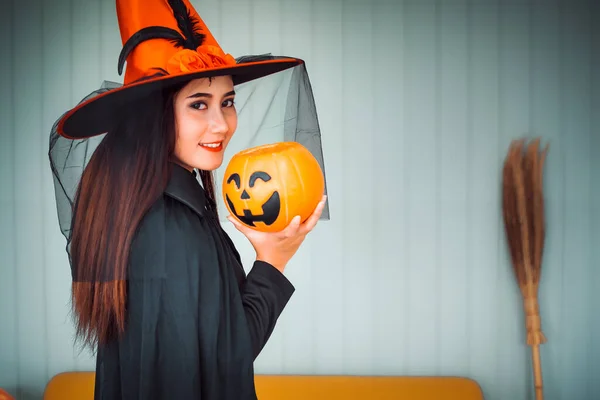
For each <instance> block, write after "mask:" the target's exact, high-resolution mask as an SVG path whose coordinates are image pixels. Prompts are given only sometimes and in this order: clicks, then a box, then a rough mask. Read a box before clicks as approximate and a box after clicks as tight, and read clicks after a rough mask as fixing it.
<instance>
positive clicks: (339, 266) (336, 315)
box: [290, 0, 354, 374]
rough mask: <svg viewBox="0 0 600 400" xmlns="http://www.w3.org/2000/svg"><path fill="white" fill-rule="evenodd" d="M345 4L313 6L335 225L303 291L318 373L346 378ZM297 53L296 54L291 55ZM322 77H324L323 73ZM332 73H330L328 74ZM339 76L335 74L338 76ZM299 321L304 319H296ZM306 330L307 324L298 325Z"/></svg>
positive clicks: (333, 0)
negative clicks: (309, 308)
mask: <svg viewBox="0 0 600 400" xmlns="http://www.w3.org/2000/svg"><path fill="white" fill-rule="evenodd" d="M342 4H343V0H328V1H321V0H313V2H312V15H311V18H312V27H313V33H312V35H311V42H310V43H311V46H312V51H311V55H312V62H311V64H310V65H307V68H308V72H309V73H310V74H311V83H312V87H313V90H314V95H315V101H316V104H317V108H318V110H319V111H320V110H322V109H327V112H326V113H324V112H320V113H319V124H320V127H321V130H322V132H323V136H322V141H323V150H324V152H325V156H326V157H327V158H326V165H325V171H326V174H327V178H328V180H327V191H328V196H329V197H328V199H327V200H328V202H329V207H330V215H331V221H328V222H326V223H320V224H318V225H317V227H316V228H315V230H314V231H313V232H312V233H311V234H310V235H309V237H308V238H307V240H309V241H310V242H311V248H312V250H313V252H312V255H311V261H312V268H313V279H312V282H311V284H312V287H310V288H302V289H301V290H306V291H308V292H309V293H310V294H309V295H312V296H313V297H314V298H315V300H314V301H313V307H314V313H315V314H314V318H315V325H314V331H313V332H312V333H311V334H312V335H313V336H314V337H315V339H314V340H315V354H316V355H317V356H316V359H315V362H314V370H313V373H317V374H331V373H340V371H343V366H344V354H345V346H344V343H345V341H344V334H343V332H345V328H344V308H345V304H346V303H345V294H346V293H348V291H347V289H346V288H345V285H344V279H343V276H344V271H345V270H346V266H345V264H344V263H343V262H341V260H342V259H343V257H344V251H345V249H346V248H345V246H344V228H345V227H346V224H352V221H354V218H352V219H350V220H348V219H347V218H344V214H343V212H344V211H343V207H344V204H345V197H344V192H343V191H344V182H343V179H342V178H341V177H342V176H343V173H344V172H343V171H344V154H345V148H344V146H343V143H344V140H345V138H344V136H345V130H344V127H343V124H342V121H343V115H344V101H343V95H344V92H343V88H344V86H343V85H344V79H343V75H342V73H341V71H342V69H343V67H344V63H343V62H344V60H343V57H342V56H343V49H342V46H341V44H342V42H343V40H344V38H343V34H344V31H343V13H342ZM290 51H291V50H290ZM319 71H321V72H319ZM324 71H329V73H323V72H324ZM334 71H335V72H334ZM296 318H297V319H298V320H299V321H301V320H302V317H301V316H297V317H296ZM298 329H302V324H301V323H300V324H299V325H298Z"/></svg>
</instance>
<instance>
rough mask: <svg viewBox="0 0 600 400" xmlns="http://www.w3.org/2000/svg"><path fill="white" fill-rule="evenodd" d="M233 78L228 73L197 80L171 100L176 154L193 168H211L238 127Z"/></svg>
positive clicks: (221, 160)
mask: <svg viewBox="0 0 600 400" xmlns="http://www.w3.org/2000/svg"><path fill="white" fill-rule="evenodd" d="M234 96H235V93H234V90H233V81H232V79H231V77H230V76H219V77H214V78H212V80H209V79H208V78H201V79H196V80H193V81H191V82H190V83H188V84H187V85H186V86H185V87H184V88H183V89H181V90H180V91H179V92H178V93H177V95H176V96H175V99H174V112H175V133H176V139H175V157H176V158H177V160H178V161H179V163H180V164H181V165H182V166H183V167H185V168H187V169H188V170H190V171H191V170H192V169H193V168H198V169H200V170H205V171H212V170H215V169H217V168H219V166H220V165H221V163H222V162H223V153H224V151H225V148H226V147H227V144H228V143H229V140H230V139H231V137H232V136H233V133H234V132H235V130H236V128H237V111H236V109H235V106H234V102H233V100H234Z"/></svg>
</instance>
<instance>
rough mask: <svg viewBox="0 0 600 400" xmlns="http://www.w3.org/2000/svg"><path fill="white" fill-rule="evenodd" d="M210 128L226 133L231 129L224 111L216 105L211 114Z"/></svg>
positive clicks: (213, 130) (219, 132) (214, 131)
mask: <svg viewBox="0 0 600 400" xmlns="http://www.w3.org/2000/svg"><path fill="white" fill-rule="evenodd" d="M208 125H209V129H210V131H211V132H212V133H218V134H224V133H226V132H227V130H228V129H229V126H228V125H227V121H226V120H225V116H224V115H223V111H222V110H221V108H220V107H214V108H213V109H212V111H211V113H210V115H209V124H208Z"/></svg>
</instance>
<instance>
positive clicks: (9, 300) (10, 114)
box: [0, 3, 20, 393]
mask: <svg viewBox="0 0 600 400" xmlns="http://www.w3.org/2000/svg"><path fill="white" fill-rule="evenodd" d="M14 20H15V19H14V6H13V5H12V3H8V4H3V5H2V13H0V50H1V51H4V52H5V54H7V55H11V54H12V50H13V46H14V45H15V44H18V41H17V39H16V38H15V37H14V35H15V30H14V23H13V21H14ZM15 67H16V66H15V62H14V60H13V58H12V57H0V93H4V96H2V97H1V98H0V237H1V238H2V240H0V274H1V275H0V276H1V277H2V278H1V279H0V316H1V317H2V324H1V325H0V387H4V388H5V389H6V390H8V391H9V392H10V393H16V388H17V386H18V382H19V364H20V360H19V358H20V357H19V351H18V349H17V347H16V342H15V340H16V337H17V332H18V322H19V308H18V307H19V306H18V301H19V299H18V297H17V296H18V293H19V291H18V288H17V287H16V283H17V265H16V259H17V254H16V239H15V227H16V225H17V219H16V216H15V195H16V191H15V190H16V188H15V154H14V149H15V141H16V135H15V134H14V129H15V109H14V105H13V96H12V94H13V91H14V90H15V89H17V85H16V84H15V76H14V70H15Z"/></svg>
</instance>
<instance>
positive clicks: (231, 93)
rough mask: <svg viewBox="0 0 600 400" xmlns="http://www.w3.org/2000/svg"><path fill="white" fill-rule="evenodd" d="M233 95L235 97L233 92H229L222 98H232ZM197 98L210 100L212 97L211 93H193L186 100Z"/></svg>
mask: <svg viewBox="0 0 600 400" xmlns="http://www.w3.org/2000/svg"><path fill="white" fill-rule="evenodd" d="M233 95H235V90H232V91H231V92H227V93H225V94H224V95H223V97H227V96H233ZM199 97H208V98H212V97H213V95H212V94H211V93H200V92H198V93H194V94H192V95H190V96H188V97H187V98H188V99H191V98H199Z"/></svg>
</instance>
